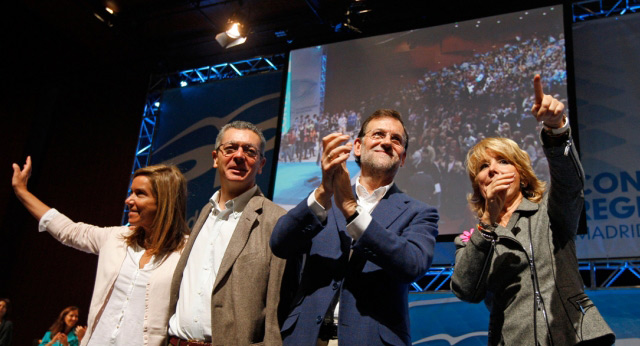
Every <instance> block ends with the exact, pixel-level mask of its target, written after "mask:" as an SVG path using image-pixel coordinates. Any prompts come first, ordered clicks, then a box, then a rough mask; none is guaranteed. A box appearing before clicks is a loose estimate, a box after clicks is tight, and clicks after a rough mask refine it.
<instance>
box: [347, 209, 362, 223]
mask: <svg viewBox="0 0 640 346" xmlns="http://www.w3.org/2000/svg"><path fill="white" fill-rule="evenodd" d="M361 210H362V208H361V207H360V206H357V207H356V211H355V212H354V213H353V214H351V216H349V217H348V218H347V225H348V224H350V223H351V222H353V220H355V219H356V218H357V217H358V215H360V211H361Z"/></svg>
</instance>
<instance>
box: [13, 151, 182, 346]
mask: <svg viewBox="0 0 640 346" xmlns="http://www.w3.org/2000/svg"><path fill="white" fill-rule="evenodd" d="M30 175H31V158H30V157H27V162H26V164H25V165H24V168H23V169H22V170H20V167H19V166H18V165H17V164H15V163H14V164H13V179H12V185H13V189H14V192H15V193H16V196H17V197H18V199H19V200H20V201H21V202H22V204H24V206H25V207H26V208H27V210H29V212H30V213H31V214H32V215H33V216H34V217H35V218H36V219H38V220H40V225H39V229H40V231H45V230H46V231H47V232H49V233H51V235H53V236H54V237H55V238H56V239H58V240H59V241H60V242H62V243H63V244H65V245H68V246H71V247H73V248H76V249H78V250H81V251H85V252H89V253H93V254H97V255H98V256H99V257H98V269H97V274H96V282H95V286H94V289H93V297H92V298H91V307H90V309H89V316H88V324H89V332H88V333H87V337H86V338H84V340H83V342H82V344H83V345H86V344H90V345H109V344H115V345H142V344H144V345H163V344H164V343H165V339H166V336H167V324H168V321H169V314H168V310H169V289H170V287H171V285H170V284H171V278H172V277H173V271H174V270H175V267H176V264H177V263H178V259H179V258H180V251H181V249H182V248H183V246H184V243H185V240H186V238H187V234H188V232H189V228H188V227H187V223H186V222H185V208H186V200H187V188H186V180H185V178H184V176H183V175H182V173H180V170H178V168H177V167H175V166H166V165H157V166H149V167H145V168H140V169H138V170H137V171H136V172H135V173H134V178H133V182H132V183H131V195H130V196H129V197H128V198H127V199H126V200H125V203H126V204H127V206H128V207H129V223H130V224H131V226H132V227H126V226H119V227H106V228H102V227H96V226H92V225H87V224H84V223H74V222H73V221H71V220H70V219H69V218H67V217H66V216H64V215H62V214H61V213H60V212H58V211H57V210H55V209H51V208H49V207H48V206H47V205H45V204H44V203H43V202H41V201H40V200H39V199H38V198H36V197H35V196H34V195H33V194H31V193H30V192H29V191H28V190H27V180H28V179H29V176H30ZM51 335H52V338H55V337H56V335H57V334H56V333H52V334H51Z"/></svg>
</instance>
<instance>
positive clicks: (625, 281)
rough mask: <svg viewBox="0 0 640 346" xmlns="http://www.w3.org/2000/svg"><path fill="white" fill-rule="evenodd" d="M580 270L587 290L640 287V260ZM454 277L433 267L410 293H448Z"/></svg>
mask: <svg viewBox="0 0 640 346" xmlns="http://www.w3.org/2000/svg"><path fill="white" fill-rule="evenodd" d="M578 269H579V270H580V274H581V275H582V279H583V281H584V283H585V287H587V288H592V289H593V288H598V289H606V288H613V287H630V286H636V287H638V286H640V258H629V259H619V260H613V259H609V260H606V259H605V260H584V261H580V262H579V266H578ZM452 275H453V266H452V265H447V266H433V267H431V268H430V269H429V270H428V271H427V272H426V273H425V275H424V276H423V277H422V278H421V279H420V280H418V281H416V282H413V283H412V284H411V287H410V291H411V292H430V291H448V290H449V287H450V286H449V285H450V284H451V276H452Z"/></svg>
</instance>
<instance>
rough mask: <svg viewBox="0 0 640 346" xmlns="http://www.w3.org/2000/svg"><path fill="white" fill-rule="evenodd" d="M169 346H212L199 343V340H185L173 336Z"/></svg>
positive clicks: (206, 343) (203, 342)
mask: <svg viewBox="0 0 640 346" xmlns="http://www.w3.org/2000/svg"><path fill="white" fill-rule="evenodd" d="M169 345H173V346H211V343H210V342H205V341H198V340H183V339H180V338H178V337H175V336H172V337H170V338H169Z"/></svg>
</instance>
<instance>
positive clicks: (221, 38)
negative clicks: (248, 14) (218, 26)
mask: <svg viewBox="0 0 640 346" xmlns="http://www.w3.org/2000/svg"><path fill="white" fill-rule="evenodd" d="M216 41H218V43H219V44H220V46H222V48H231V47H234V46H237V45H241V44H243V43H245V41H247V30H246V28H245V27H244V25H242V23H240V22H239V21H237V20H229V28H228V29H227V31H225V32H221V33H219V34H217V35H216Z"/></svg>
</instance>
